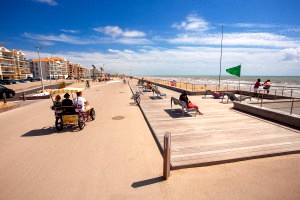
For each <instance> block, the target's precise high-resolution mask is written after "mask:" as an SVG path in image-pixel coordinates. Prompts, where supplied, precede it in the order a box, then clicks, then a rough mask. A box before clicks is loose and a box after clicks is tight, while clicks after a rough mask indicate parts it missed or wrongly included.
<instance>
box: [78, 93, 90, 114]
mask: <svg viewBox="0 0 300 200" xmlns="http://www.w3.org/2000/svg"><path fill="white" fill-rule="evenodd" d="M76 95H77V98H75V99H74V105H80V106H81V111H82V112H86V114H87V119H89V116H90V109H91V108H90V106H89V102H88V101H87V100H85V98H84V97H82V91H79V92H76Z"/></svg>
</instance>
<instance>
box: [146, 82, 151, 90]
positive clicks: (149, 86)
mask: <svg viewBox="0 0 300 200" xmlns="http://www.w3.org/2000/svg"><path fill="white" fill-rule="evenodd" d="M147 89H148V90H151V89H152V85H151V83H150V82H148V83H147Z"/></svg>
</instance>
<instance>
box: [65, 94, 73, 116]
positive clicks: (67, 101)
mask: <svg viewBox="0 0 300 200" xmlns="http://www.w3.org/2000/svg"><path fill="white" fill-rule="evenodd" d="M64 98H65V99H64V100H63V101H62V106H73V101H72V100H71V99H70V95H69V93H66V94H65V95H64ZM64 113H65V114H74V113H75V109H74V108H72V107H71V108H64Z"/></svg>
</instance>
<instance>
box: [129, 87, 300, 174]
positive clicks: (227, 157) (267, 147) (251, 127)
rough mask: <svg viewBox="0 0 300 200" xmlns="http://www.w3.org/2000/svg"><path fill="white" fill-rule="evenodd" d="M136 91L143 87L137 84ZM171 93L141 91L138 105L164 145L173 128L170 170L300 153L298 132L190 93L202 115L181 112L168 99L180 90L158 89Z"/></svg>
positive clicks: (175, 95) (218, 101)
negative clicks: (157, 95)
mask: <svg viewBox="0 0 300 200" xmlns="http://www.w3.org/2000/svg"><path fill="white" fill-rule="evenodd" d="M130 86H131V88H132V90H133V91H137V90H139V88H138V87H137V86H136V85H135V84H131V85H130ZM159 90H160V91H161V92H163V93H166V94H167V98H166V99H165V98H164V97H163V98H157V97H156V95H155V96H152V95H153V94H152V92H144V94H143V95H141V103H140V107H141V109H142V111H143V113H144V116H145V118H146V120H147V122H148V124H149V126H150V127H151V129H152V132H153V134H154V136H155V137H156V140H157V141H158V143H159V145H160V148H162V147H163V138H164V134H165V133H166V132H170V133H171V135H172V139H171V166H172V169H179V168H186V167H193V166H205V165H212V164H219V163H227V162H234V161H241V160H247V159H254V158H261V157H268V156H277V155H284V154H291V153H300V131H299V130H296V129H292V128H289V127H286V126H283V125H280V124H276V123H274V122H270V121H267V120H264V119H261V118H258V117H255V116H252V115H249V114H245V113H243V112H239V111H236V110H234V109H232V105H233V104H232V103H228V104H223V103H220V100H217V99H212V98H210V97H209V96H208V97H207V98H205V99H203V98H202V96H190V97H189V98H190V100H191V101H192V102H193V103H195V104H196V105H198V106H199V108H200V111H201V112H203V113H204V115H197V116H196V117H193V116H185V117H182V116H181V110H179V107H178V106H174V105H173V109H171V104H170V99H171V97H172V96H174V97H176V98H178V97H179V95H180V94H179V93H178V92H174V91H171V90H168V89H164V88H159Z"/></svg>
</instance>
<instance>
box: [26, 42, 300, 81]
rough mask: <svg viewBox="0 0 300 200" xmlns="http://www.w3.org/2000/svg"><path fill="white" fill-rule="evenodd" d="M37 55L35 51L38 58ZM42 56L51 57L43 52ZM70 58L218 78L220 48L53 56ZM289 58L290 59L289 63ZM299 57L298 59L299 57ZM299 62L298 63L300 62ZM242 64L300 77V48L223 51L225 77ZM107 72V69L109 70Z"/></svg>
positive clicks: (121, 69)
mask: <svg viewBox="0 0 300 200" xmlns="http://www.w3.org/2000/svg"><path fill="white" fill-rule="evenodd" d="M25 53H26V54H27V56H26V57H27V58H37V53H36V52H34V51H32V55H33V56H34V57H30V55H29V54H28V53H29V52H27V51H25ZM41 55H42V57H45V56H47V55H51V54H50V53H44V52H43V51H42V52H41ZM52 55H53V56H59V57H62V58H67V59H68V60H70V61H71V62H72V63H81V64H82V65H83V66H88V67H91V65H92V64H94V65H95V66H97V67H99V66H102V64H103V63H105V66H106V67H110V68H111V69H112V70H113V71H114V72H116V73H128V70H132V74H148V75H153V74H161V75H163V74H169V75H170V74H175V75H184V74H195V75H196V74H202V75H205V74H207V75H218V73H219V59H220V48H219V47H190V46H181V47H174V48H168V49H164V48H154V47H142V48H140V49H137V50H128V49H124V50H120V49H108V50H107V51H106V52H94V53H91V52H64V53H59V52H58V53H57V54H55V55H54V54H53V53H52ZM287 55H289V56H290V57H289V59H288V60H287V59H286V58H287ZM297 56H298V58H297ZM297 59H298V60H297ZM237 64H242V74H243V75H260V76H263V75H282V76H283V75H294V76H296V75H298V76H299V75H300V65H299V48H298V49H285V50H280V49H270V48H226V49H223V59H222V74H223V75H224V74H226V72H225V69H226V68H228V67H232V66H236V65H237ZM106 69H107V68H106Z"/></svg>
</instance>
